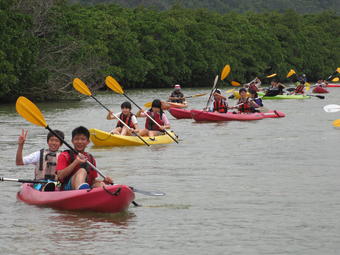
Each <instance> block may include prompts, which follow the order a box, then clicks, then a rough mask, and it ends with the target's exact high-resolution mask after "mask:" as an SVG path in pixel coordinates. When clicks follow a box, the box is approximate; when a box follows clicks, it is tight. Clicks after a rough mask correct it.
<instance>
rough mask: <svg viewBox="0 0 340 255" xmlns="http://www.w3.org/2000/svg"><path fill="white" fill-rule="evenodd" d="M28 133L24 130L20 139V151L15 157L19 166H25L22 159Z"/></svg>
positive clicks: (18, 150)
mask: <svg viewBox="0 0 340 255" xmlns="http://www.w3.org/2000/svg"><path fill="white" fill-rule="evenodd" d="M27 133H28V130H26V131H25V130H24V129H22V130H21V135H20V136H19V138H18V149H17V154H16V157H15V163H16V165H17V166H22V165H24V160H23V158H22V151H23V149H24V144H25V141H26V138H27Z"/></svg>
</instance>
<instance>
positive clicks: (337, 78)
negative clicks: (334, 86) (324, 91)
mask: <svg viewBox="0 0 340 255" xmlns="http://www.w3.org/2000/svg"><path fill="white" fill-rule="evenodd" d="M339 80H340V79H339V77H335V78H334V79H332V81H339Z"/></svg>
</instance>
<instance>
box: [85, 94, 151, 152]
mask: <svg viewBox="0 0 340 255" xmlns="http://www.w3.org/2000/svg"><path fill="white" fill-rule="evenodd" d="M91 97H92V98H93V99H94V100H96V101H97V103H98V104H100V105H101V106H102V107H104V109H106V110H107V111H108V112H111V111H110V110H109V109H108V108H107V107H106V106H105V105H103V104H102V103H101V102H100V101H99V100H98V99H97V98H95V97H94V96H92V95H91ZM112 114H113V116H115V118H116V119H118V120H119V121H120V123H123V125H124V126H125V127H127V128H128V129H129V130H131V128H130V127H129V126H128V125H127V124H126V123H125V122H124V121H122V120H121V119H120V118H119V117H118V116H117V115H116V114H114V113H113V112H112ZM132 133H134V134H135V135H136V136H138V138H139V139H140V140H142V142H143V143H144V144H145V145H147V146H150V144H148V143H147V142H146V141H145V140H144V139H143V138H142V137H141V136H140V135H139V134H137V133H136V132H135V131H132Z"/></svg>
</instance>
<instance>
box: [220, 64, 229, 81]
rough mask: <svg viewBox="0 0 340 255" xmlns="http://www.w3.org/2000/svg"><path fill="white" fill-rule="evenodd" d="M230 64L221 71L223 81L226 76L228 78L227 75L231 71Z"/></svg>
mask: <svg viewBox="0 0 340 255" xmlns="http://www.w3.org/2000/svg"><path fill="white" fill-rule="evenodd" d="M230 70H231V69H230V65H225V67H224V68H223V70H222V72H221V81H223V80H224V79H225V78H227V76H228V75H229V73H230Z"/></svg>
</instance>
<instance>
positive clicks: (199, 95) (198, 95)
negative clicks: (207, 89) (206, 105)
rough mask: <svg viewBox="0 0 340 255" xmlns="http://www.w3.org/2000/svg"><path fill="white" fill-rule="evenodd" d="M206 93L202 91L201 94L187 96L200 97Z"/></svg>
mask: <svg viewBox="0 0 340 255" xmlns="http://www.w3.org/2000/svg"><path fill="white" fill-rule="evenodd" d="M206 94H207V93H203V94H197V95H193V96H188V98H189V97H202V96H205V95H206Z"/></svg>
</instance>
